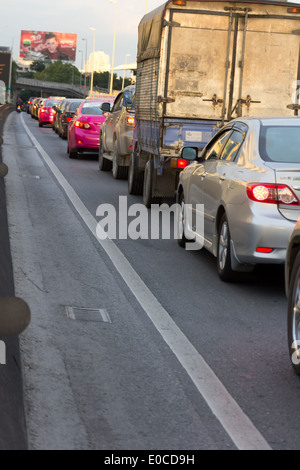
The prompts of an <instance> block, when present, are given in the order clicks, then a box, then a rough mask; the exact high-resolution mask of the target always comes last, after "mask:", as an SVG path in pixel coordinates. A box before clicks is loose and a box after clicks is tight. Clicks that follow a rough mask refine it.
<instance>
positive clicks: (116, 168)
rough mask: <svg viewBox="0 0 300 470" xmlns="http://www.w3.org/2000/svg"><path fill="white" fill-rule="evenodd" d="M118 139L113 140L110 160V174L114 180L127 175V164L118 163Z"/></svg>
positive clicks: (124, 177)
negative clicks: (111, 158)
mask: <svg viewBox="0 0 300 470" xmlns="http://www.w3.org/2000/svg"><path fill="white" fill-rule="evenodd" d="M118 157H119V154H118V141H117V140H115V143H114V150H113V161H112V174H113V177H114V178H115V179H116V180H125V179H126V178H127V176H128V166H121V165H119V164H118Z"/></svg>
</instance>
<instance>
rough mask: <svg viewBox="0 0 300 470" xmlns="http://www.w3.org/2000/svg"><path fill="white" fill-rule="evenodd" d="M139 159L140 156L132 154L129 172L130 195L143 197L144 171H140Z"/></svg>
mask: <svg viewBox="0 0 300 470" xmlns="http://www.w3.org/2000/svg"><path fill="white" fill-rule="evenodd" d="M137 159H138V156H137V154H136V152H132V154H131V155H130V162H129V170H128V193H129V194H135V195H142V194H143V184H144V171H138V166H137Z"/></svg>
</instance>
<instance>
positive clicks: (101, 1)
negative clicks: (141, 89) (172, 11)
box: [0, 0, 165, 68]
mask: <svg viewBox="0 0 300 470" xmlns="http://www.w3.org/2000/svg"><path fill="white" fill-rule="evenodd" d="M163 3H165V2H164V0H117V5H116V6H115V4H114V3H111V2H110V0H50V1H49V2H42V1H41V0H26V1H24V0H0V18H1V28H0V46H5V47H10V48H12V50H13V59H14V60H18V55H19V45H20V37H21V30H35V31H56V32H65V33H76V34H77V35H78V36H77V57H76V62H75V65H76V66H77V67H78V68H81V64H82V61H84V60H85V53H86V42H85V41H82V39H83V38H86V39H87V52H88V56H89V54H90V53H91V52H92V51H93V37H94V36H93V35H94V33H93V31H90V30H89V28H90V27H92V28H95V29H96V32H95V51H98V50H102V51H104V52H105V53H106V54H108V55H109V56H110V60H111V58H112V50H113V36H114V34H113V32H114V20H115V18H116V25H117V28H116V31H117V32H116V49H115V66H118V65H121V64H124V63H126V62H127V63H130V62H135V61H136V52H137V37H138V36H137V33H138V25H139V23H140V21H141V19H142V17H143V16H144V14H145V11H146V6H147V11H148V12H150V11H151V10H154V9H155V8H157V7H158V6H160V5H162V4H163ZM78 50H82V51H83V52H82V53H81V52H78ZM127 54H131V55H130V56H128V57H127V58H126V59H125V57H126V55H127Z"/></svg>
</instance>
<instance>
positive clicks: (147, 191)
mask: <svg viewBox="0 0 300 470" xmlns="http://www.w3.org/2000/svg"><path fill="white" fill-rule="evenodd" d="M153 172H154V165H153V161H152V160H148V161H147V163H146V167H145V175H144V184H143V203H144V205H145V206H146V207H147V208H148V209H149V208H150V207H151V204H154V202H155V201H154V198H153V196H152V185H153Z"/></svg>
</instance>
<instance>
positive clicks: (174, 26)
mask: <svg viewBox="0 0 300 470" xmlns="http://www.w3.org/2000/svg"><path fill="white" fill-rule="evenodd" d="M163 25H164V26H170V27H171V28H178V27H179V26H181V24H180V23H176V21H167V20H164V23H163Z"/></svg>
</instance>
